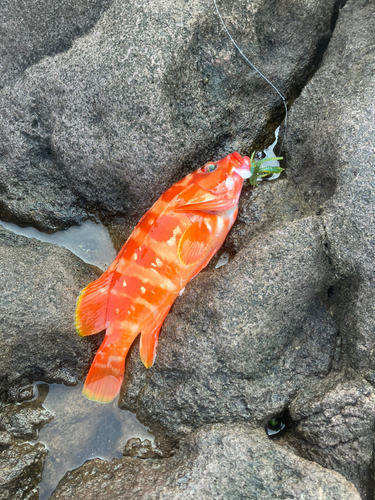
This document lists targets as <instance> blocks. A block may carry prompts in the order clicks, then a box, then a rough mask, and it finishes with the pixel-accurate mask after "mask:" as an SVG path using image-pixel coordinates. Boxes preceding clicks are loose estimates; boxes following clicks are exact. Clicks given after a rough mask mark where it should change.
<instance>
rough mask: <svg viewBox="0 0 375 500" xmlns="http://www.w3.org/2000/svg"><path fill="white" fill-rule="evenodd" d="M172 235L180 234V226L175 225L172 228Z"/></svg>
mask: <svg viewBox="0 0 375 500" xmlns="http://www.w3.org/2000/svg"><path fill="white" fill-rule="evenodd" d="M172 232H173V236H177V235H178V234H182V229H181V228H180V226H177V227H175V228H174V229H173V231H172Z"/></svg>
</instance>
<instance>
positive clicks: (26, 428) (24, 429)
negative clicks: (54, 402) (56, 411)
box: [0, 406, 53, 439]
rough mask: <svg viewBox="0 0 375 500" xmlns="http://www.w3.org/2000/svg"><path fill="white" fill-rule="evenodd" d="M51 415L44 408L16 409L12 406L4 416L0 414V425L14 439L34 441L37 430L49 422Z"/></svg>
mask: <svg viewBox="0 0 375 500" xmlns="http://www.w3.org/2000/svg"><path fill="white" fill-rule="evenodd" d="M52 419H53V415H52V414H51V413H50V412H49V411H48V410H45V409H44V408H30V407H29V406H27V407H24V408H18V407H17V406H12V407H11V408H9V409H8V411H7V412H6V413H5V415H4V414H0V424H1V425H2V426H3V427H4V428H5V429H6V431H7V432H9V434H11V435H12V436H14V437H16V438H24V439H36V438H37V437H38V433H37V429H39V428H40V427H42V426H43V425H45V424H46V423H48V422H50V421H51V420H52Z"/></svg>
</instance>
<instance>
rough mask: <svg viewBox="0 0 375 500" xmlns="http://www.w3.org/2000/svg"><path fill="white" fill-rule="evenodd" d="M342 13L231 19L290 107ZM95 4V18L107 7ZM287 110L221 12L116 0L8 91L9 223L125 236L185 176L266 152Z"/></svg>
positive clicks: (2, 110)
mask: <svg viewBox="0 0 375 500" xmlns="http://www.w3.org/2000/svg"><path fill="white" fill-rule="evenodd" d="M336 4H337V1H336V0H328V1H327V0H317V1H315V2H310V1H309V0H298V1H294V2H292V3H282V4H281V3H280V2H279V1H277V0H270V1H268V0H267V1H266V0H256V1H255V2H252V4H251V6H250V7H249V6H248V3H247V2H245V1H244V0H239V1H236V2H233V3H232V4H230V5H226V6H224V5H223V6H222V14H223V16H224V18H225V19H226V21H227V22H228V26H229V28H230V29H231V30H232V31H233V32H234V33H235V36H236V40H237V41H238V43H239V44H240V45H241V47H242V48H243V50H244V51H245V52H246V53H247V54H248V55H249V57H250V58H251V60H252V61H253V62H254V63H255V64H256V65H258V66H259V67H260V68H261V69H262V71H263V72H264V73H265V74H266V75H267V76H268V77H269V78H270V79H271V80H272V81H273V82H274V83H275V84H276V85H277V86H278V88H279V89H280V91H281V92H282V93H284V94H285V95H286V96H287V97H290V98H294V97H295V96H296V95H297V93H298V92H299V90H300V88H301V87H302V86H303V84H304V83H305V81H306V80H307V78H308V77H309V76H310V74H311V72H312V71H313V70H314V69H315V68H316V65H317V62H318V59H319V58H318V53H319V48H321V47H322V46H324V45H325V44H327V42H328V40H329V37H330V35H331V30H330V27H331V19H332V17H333V15H334V11H335V5H336ZM7 5H8V4H7ZM17 5H18V4H17ZM69 5H70V3H69V4H64V6H62V7H61V9H62V10H64V9H68V8H69ZM95 5H96V8H95V9H94V14H93V15H92V16H91V15H90V16H91V17H90V16H88V19H94V18H96V17H97V14H98V12H100V11H101V10H100V9H102V7H103V5H104V2H101V3H100V2H99V1H97V2H96V4H95ZM7 8H8V9H10V7H7ZM81 8H82V1H80V2H78V4H77V10H78V11H80V9H81ZM30 16H31V17H32V19H34V17H33V15H32V14H30ZM78 17H79V16H78ZM72 18H74V14H72V17H69V19H72ZM46 22H48V21H46ZM35 23H37V21H35ZM87 23H88V24H90V23H91V21H90V22H89V21H87ZM67 24H69V21H67ZM68 28H69V27H67V28H62V31H63V32H64V33H65V32H66V33H68V32H69V29H70V28H69V29H68ZM15 29H16V28H15ZM51 33H53V31H51ZM41 37H42V38H43V36H42V35H41ZM43 43H44V42H43ZM47 45H48V44H47ZM283 113H284V110H283V105H282V102H281V100H280V98H279V96H278V95H277V93H276V92H275V91H274V90H273V89H272V88H271V87H270V86H269V85H268V84H267V83H266V82H265V81H264V80H262V79H261V78H260V77H259V75H258V74H256V73H255V72H254V71H253V70H251V68H249V67H248V66H247V65H246V63H245V62H244V61H243V60H242V59H241V58H240V57H239V55H238V53H236V51H235V48H234V46H233V45H232V44H231V42H230V40H229V39H228V37H227V36H226V34H225V32H224V30H223V28H222V26H221V25H220V22H219V19H218V17H217V14H216V12H215V9H214V5H213V4H212V3H207V2H205V1H203V0H194V1H191V2H188V3H187V2H185V1H184V0H178V1H176V0H162V1H161V0H158V1H157V2H152V3H144V4H142V5H141V6H140V4H139V2H138V1H134V0H132V1H130V2H129V1H128V0H126V1H125V0H118V1H116V2H113V3H112V4H111V6H110V7H109V8H108V9H107V10H106V12H105V13H104V14H103V15H102V16H101V18H100V19H99V20H98V22H97V23H96V25H95V27H94V28H93V29H92V31H91V32H90V33H89V34H88V35H86V36H84V37H82V38H80V39H79V40H77V41H76V42H75V43H74V44H73V46H72V48H71V49H70V50H69V51H67V52H64V53H60V54H58V55H56V56H55V57H48V58H44V59H43V60H42V61H40V62H39V63H38V64H35V65H34V66H32V67H30V68H29V69H28V70H27V71H26V72H25V75H24V77H23V78H22V79H19V80H17V81H16V82H14V84H13V86H12V87H10V86H8V87H5V88H4V89H3V90H2V91H1V92H0V144H1V147H0V166H1V169H2V175H1V179H0V194H1V202H0V217H1V218H2V219H3V220H9V221H14V222H17V221H18V223H20V224H22V225H33V226H35V227H38V228H41V229H43V228H44V229H47V230H55V229H56V228H63V227H67V226H69V225H72V224H77V223H79V222H81V221H82V220H84V219H86V218H87V217H89V216H90V217H94V218H95V217H98V216H99V217H100V218H101V219H102V220H107V222H109V220H111V224H112V226H113V225H114V224H116V223H118V224H121V225H122V226H123V227H122V230H121V233H122V234H125V233H127V232H128V231H129V228H130V227H133V226H134V224H135V223H136V222H137V221H138V220H139V218H140V217H141V216H142V215H143V213H144V212H145V211H146V209H148V208H149V207H150V204H151V202H152V201H155V200H156V199H157V198H158V197H159V196H160V194H161V193H162V192H163V191H164V190H165V189H166V188H168V187H169V186H170V185H171V184H172V183H173V182H175V181H177V180H178V179H179V178H180V177H182V175H183V174H186V173H187V172H190V171H191V170H193V169H194V168H195V167H197V166H200V165H202V164H203V163H205V162H206V161H207V160H208V159H209V158H214V157H215V158H217V157H221V156H224V155H226V154H228V152H232V151H233V150H237V149H238V150H240V152H242V153H248V152H249V148H250V147H251V148H253V147H255V146H261V145H262V144H263V143H264V142H265V141H267V140H268V139H270V136H271V134H272V130H273V126H272V125H273V124H275V123H276V122H277V121H278V120H279V119H280V117H282V116H283Z"/></svg>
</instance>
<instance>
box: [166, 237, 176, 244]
mask: <svg viewBox="0 0 375 500" xmlns="http://www.w3.org/2000/svg"><path fill="white" fill-rule="evenodd" d="M175 244H176V236H174V235H173V236H172V238H169V240H168V241H167V245H169V246H170V247H173V245H175Z"/></svg>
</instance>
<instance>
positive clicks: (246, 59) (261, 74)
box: [213, 0, 288, 151]
mask: <svg viewBox="0 0 375 500" xmlns="http://www.w3.org/2000/svg"><path fill="white" fill-rule="evenodd" d="M213 2H214V5H215V9H216V12H217V15H218V16H219V19H220V21H221V24H222V25H223V28H224V29H225V31H226V33H227V35H228V36H229V39H230V41H231V42H232V43H233V45H234V46H235V47H236V49H237V50H238V52H239V53H240V54H241V56H242V57H243V58H244V59H245V61H246V62H247V63H248V64H249V65H250V67H251V68H253V69H254V70H255V71H256V72H257V73H258V74H259V75H260V76H261V77H262V78H263V79H264V80H265V81H266V82H267V83H268V84H269V85H271V87H272V88H273V89H274V90H275V91H276V92H277V93H278V95H279V96H280V97H281V99H282V101H283V104H284V108H285V126H284V137H283V140H282V143H281V146H280V151H282V149H283V146H284V142H285V137H286V129H287V123H288V107H287V105H286V101H285V98H284V96H283V95H282V94H281V93H280V91H279V90H278V89H277V88H276V87H275V85H274V84H273V83H272V82H270V81H269V80H268V78H267V77H265V76H264V75H263V73H261V72H260V71H259V69H258V68H257V67H256V66H254V64H253V63H252V62H251V61H249V59H248V58H247V57H246V56H245V54H244V53H243V52H242V50H241V49H240V48H239V46H238V45H237V44H236V42H235V41H234V39H233V37H232V35H231V34H230V33H229V31H228V28H227V27H226V25H225V23H224V21H223V18H222V17H221V14H220V11H219V9H218V7H217V4H216V0H213Z"/></svg>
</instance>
